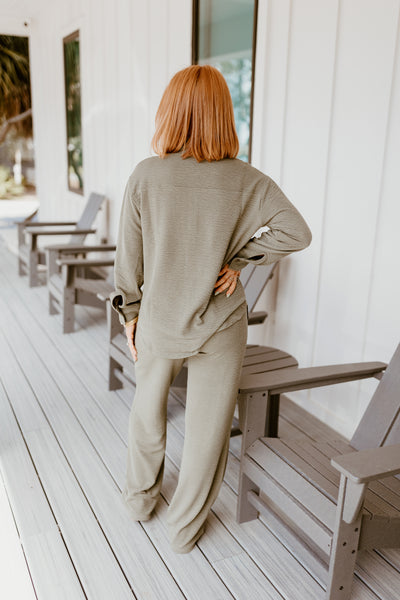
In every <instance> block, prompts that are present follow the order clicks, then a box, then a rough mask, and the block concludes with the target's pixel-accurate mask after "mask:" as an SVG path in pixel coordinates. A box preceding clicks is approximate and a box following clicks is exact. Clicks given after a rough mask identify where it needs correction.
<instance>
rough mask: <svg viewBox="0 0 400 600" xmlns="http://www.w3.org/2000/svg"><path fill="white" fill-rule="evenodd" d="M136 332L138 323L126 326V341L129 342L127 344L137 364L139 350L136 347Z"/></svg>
mask: <svg viewBox="0 0 400 600" xmlns="http://www.w3.org/2000/svg"><path fill="white" fill-rule="evenodd" d="M135 332H136V322H135V323H130V324H128V325H125V333H126V339H127V340H128V342H127V344H128V346H129V350H130V351H131V354H132V358H133V360H134V361H135V362H136V361H137V350H136V346H135Z"/></svg>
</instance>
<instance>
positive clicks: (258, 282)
mask: <svg viewBox="0 0 400 600" xmlns="http://www.w3.org/2000/svg"><path fill="white" fill-rule="evenodd" d="M277 264H278V263H277V262H275V263H272V264H271V265H257V266H254V265H250V264H249V265H247V266H246V267H245V268H244V269H242V271H241V273H240V281H241V282H242V285H243V287H244V291H245V294H246V300H247V305H248V307H249V312H251V311H252V310H253V309H254V307H255V305H256V303H257V300H258V299H259V297H260V296H261V294H262V292H263V290H264V288H265V286H266V285H267V283H268V281H269V280H270V279H271V277H272V275H273V272H274V269H275V267H276V265H277Z"/></svg>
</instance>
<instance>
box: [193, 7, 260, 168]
mask: <svg viewBox="0 0 400 600" xmlns="http://www.w3.org/2000/svg"><path fill="white" fill-rule="evenodd" d="M199 3H200V0H192V65H197V64H198V62H199V14H200V7H199ZM257 19H258V0H254V15H253V39H252V47H251V92H250V122H249V156H248V159H247V162H248V163H251V154H252V142H253V109H254V85H255V71H256V48H257Z"/></svg>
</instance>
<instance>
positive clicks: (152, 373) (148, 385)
mask: <svg viewBox="0 0 400 600" xmlns="http://www.w3.org/2000/svg"><path fill="white" fill-rule="evenodd" d="M246 339H247V315H246V314H244V315H243V317H242V318H241V319H239V321H237V322H236V323H234V324H233V325H231V326H229V327H227V328H226V329H223V330H222V331H218V332H216V333H215V334H214V335H213V336H212V337H211V338H209V339H208V340H207V342H206V343H205V344H204V345H203V346H202V347H201V348H200V350H199V351H198V353H197V354H196V355H194V356H190V357H189V358H187V359H185V358H175V359H169V358H162V357H157V356H154V355H153V354H152V353H150V352H149V351H148V350H147V349H146V347H145V346H144V345H143V344H142V343H141V336H140V329H139V330H138V332H137V334H136V340H135V343H136V347H137V351H138V360H137V361H136V363H135V372H136V392H135V397H134V401H133V404H132V409H131V413H130V418H129V444H128V468H127V479H126V485H125V488H124V491H123V499H124V501H125V503H126V505H127V507H128V509H129V512H130V514H131V517H132V518H133V519H134V520H137V521H145V520H147V519H149V518H150V515H151V512H152V511H153V509H154V507H155V505H156V503H157V500H158V498H159V494H160V490H161V483H162V476H163V470H164V453H165V443H166V421H167V398H168V391H169V387H170V385H171V383H172V381H173V380H174V378H175V377H176V375H177V374H178V373H179V371H180V369H181V368H182V365H183V362H184V361H185V360H187V361H188V384H187V398H186V412H185V440H184V446H183V455H182V462H181V468H180V473H179V479H178V485H177V487H176V490H175V493H174V496H173V498H172V501H171V504H170V506H169V508H168V512H167V522H168V529H169V536H170V541H171V546H172V548H173V550H174V551H175V552H190V550H192V549H193V547H194V545H195V543H196V541H197V540H198V539H199V537H200V536H201V535H202V533H203V531H204V523H205V521H206V519H207V516H208V513H209V511H210V508H211V506H212V504H213V503H214V501H215V499H216V497H217V495H218V492H219V489H220V487H221V483H222V480H223V476H224V473H225V467H226V461H227V456H228V449H229V437H230V429H231V425H232V419H233V413H234V409H235V404H236V400H237V394H238V389H239V380H240V373H241V367H242V362H243V357H244V352H245V348H246Z"/></svg>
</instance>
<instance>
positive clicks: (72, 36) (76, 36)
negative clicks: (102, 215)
mask: <svg viewBox="0 0 400 600" xmlns="http://www.w3.org/2000/svg"><path fill="white" fill-rule="evenodd" d="M75 40H78V42H79V83H80V138H81V146H82V170H83V134H82V79H81V74H82V69H81V31H80V28H78V29H74V31H72V32H71V33H69V34H67V35H65V36H64V37H63V38H62V53H63V68H64V105H65V134H66V140H65V141H66V151H67V189H68V191H69V192H72V193H74V194H78V195H80V196H84V194H85V192H84V187H85V179H84V177H82V179H83V181H82V188H74V187H72V186H71V184H70V179H69V168H70V163H69V154H68V107H67V70H66V54H65V47H66V44H67V43H68V42H73V41H75Z"/></svg>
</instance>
